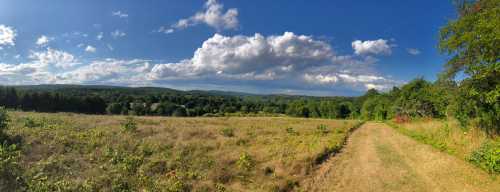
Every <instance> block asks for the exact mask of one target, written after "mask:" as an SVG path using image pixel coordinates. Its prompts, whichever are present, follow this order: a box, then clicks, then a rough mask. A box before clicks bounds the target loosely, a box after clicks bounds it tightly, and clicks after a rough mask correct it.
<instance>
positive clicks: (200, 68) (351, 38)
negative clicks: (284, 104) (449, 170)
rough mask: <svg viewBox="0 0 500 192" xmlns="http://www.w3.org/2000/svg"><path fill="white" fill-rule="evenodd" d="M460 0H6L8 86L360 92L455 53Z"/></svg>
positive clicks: (432, 72)
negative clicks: (445, 43)
mask: <svg viewBox="0 0 500 192" xmlns="http://www.w3.org/2000/svg"><path fill="white" fill-rule="evenodd" d="M454 18H455V11H454V7H453V4H452V3H451V1H447V0H443V1H431V0H420V1H396V0H392V1H390V0H386V1H366V0H365V1H360V0H353V1H333V0H317V1H300V0H295V1H285V0H280V1H266V0H253V1H243V0H238V1H228V0H217V1H216V0H208V1H202V0H163V1H132V0H109V1H102V0H85V1H83V0H81V1H76V0H75V1H67V0H51V1H39V0H5V1H1V2H0V84H9V85H17V84H56V83H57V84H105V85H121V86H161V87H171V88H176V89H183V90H190V89H217V90H228V91H243V92H252V93H263V94H267V93H287V94H306V95H359V94H362V93H363V92H364V91H366V90H367V89H369V88H376V89H379V90H387V89H389V88H391V87H392V86H397V85H400V84H402V83H404V82H407V81H409V80H411V79H413V78H415V77H419V76H423V77H425V78H426V79H429V80H434V79H435V77H436V74H437V73H439V72H440V71H441V69H442V64H443V63H444V62H445V59H446V57H445V56H443V55H440V54H439V53H438V50H437V40H438V33H439V28H440V27H441V26H443V25H444V24H446V23H447V22H448V21H449V20H451V19H454Z"/></svg>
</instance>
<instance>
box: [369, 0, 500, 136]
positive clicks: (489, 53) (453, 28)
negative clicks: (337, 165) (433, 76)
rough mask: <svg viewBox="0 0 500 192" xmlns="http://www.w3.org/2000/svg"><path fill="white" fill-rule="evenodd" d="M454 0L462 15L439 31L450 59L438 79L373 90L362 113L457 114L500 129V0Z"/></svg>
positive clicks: (493, 130)
mask: <svg viewBox="0 0 500 192" xmlns="http://www.w3.org/2000/svg"><path fill="white" fill-rule="evenodd" d="M456 5H457V8H458V13H459V14H458V18H457V19H456V20H452V21H450V22H449V23H448V24H447V25H446V26H444V27H443V28H442V29H441V31H440V41H439V48H440V51H441V52H442V53H443V54H445V55H448V56H449V58H450V59H449V60H448V62H447V63H446V64H445V70H444V72H442V73H441V74H439V76H438V80H437V81H436V82H432V83H431V82H427V81H425V80H423V79H416V80H414V81H411V82H409V83H408V84H406V85H404V86H402V87H401V88H394V89H393V90H392V91H390V92H388V93H370V95H369V96H368V97H369V98H368V99H367V100H366V102H365V103H364V104H363V107H362V110H361V111H362V116H363V117H364V118H366V119H380V120H384V119H391V118H395V117H396V118H406V117H409V118H414V117H433V118H445V117H454V118H456V119H457V120H459V122H460V123H461V124H462V126H463V127H467V126H469V125H473V126H475V127H479V128H482V129H483V130H485V131H486V132H488V133H491V134H499V133H500V0H476V1H468V0H459V1H456ZM458 74H460V76H459V77H457V75H458Z"/></svg>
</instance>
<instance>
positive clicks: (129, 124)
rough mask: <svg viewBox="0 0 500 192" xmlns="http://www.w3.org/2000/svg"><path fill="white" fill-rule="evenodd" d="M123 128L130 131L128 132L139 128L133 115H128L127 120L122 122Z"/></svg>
mask: <svg viewBox="0 0 500 192" xmlns="http://www.w3.org/2000/svg"><path fill="white" fill-rule="evenodd" d="M121 125H122V126H121V127H122V130H124V131H128V132H134V131H136V130H137V122H136V121H135V119H134V118H133V117H127V118H125V121H124V122H122V124H121Z"/></svg>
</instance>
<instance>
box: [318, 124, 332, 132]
mask: <svg viewBox="0 0 500 192" xmlns="http://www.w3.org/2000/svg"><path fill="white" fill-rule="evenodd" d="M316 132H317V133H318V134H321V135H326V134H328V133H329V132H330V130H329V129H328V127H327V126H326V125H324V124H321V125H318V126H317V127H316Z"/></svg>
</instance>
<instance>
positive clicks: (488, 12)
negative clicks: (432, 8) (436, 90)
mask: <svg viewBox="0 0 500 192" xmlns="http://www.w3.org/2000/svg"><path fill="white" fill-rule="evenodd" d="M457 3H458V11H459V17H458V19H456V20H454V21H451V22H450V23H448V24H447V25H446V26H445V27H443V28H442V29H441V33H440V42H439V48H440V50H441V52H443V53H445V54H448V55H450V56H451V59H450V60H449V61H448V63H447V64H446V74H445V75H446V76H447V77H449V78H453V77H454V76H455V75H456V74H457V73H459V72H463V73H464V74H465V76H466V77H465V79H463V80H462V82H461V83H460V88H459V91H460V93H459V95H460V97H458V98H457V102H458V104H457V105H458V106H459V107H457V111H456V116H457V117H458V119H459V120H460V121H461V122H462V124H463V125H467V124H468V120H469V119H470V118H476V119H477V120H478V121H477V122H478V125H479V127H481V128H484V129H485V130H486V131H487V132H490V133H491V132H496V133H498V132H500V78H499V77H500V0H477V1H466V0H462V1H458V2H457Z"/></svg>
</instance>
